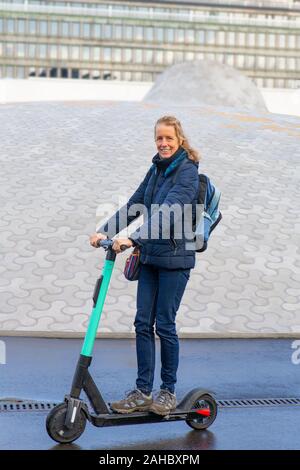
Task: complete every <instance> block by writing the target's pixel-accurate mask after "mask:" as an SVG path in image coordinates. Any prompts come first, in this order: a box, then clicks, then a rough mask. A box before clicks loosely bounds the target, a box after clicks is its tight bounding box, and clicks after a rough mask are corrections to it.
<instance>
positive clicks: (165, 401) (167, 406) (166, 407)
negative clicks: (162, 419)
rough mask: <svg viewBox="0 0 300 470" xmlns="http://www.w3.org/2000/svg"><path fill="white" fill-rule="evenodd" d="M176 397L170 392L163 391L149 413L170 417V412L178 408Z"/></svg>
mask: <svg viewBox="0 0 300 470" xmlns="http://www.w3.org/2000/svg"><path fill="white" fill-rule="evenodd" d="M176 405H177V403H176V396H175V394H173V393H171V392H169V390H163V389H161V390H160V392H159V393H158V395H157V397H156V398H155V400H154V401H153V403H152V405H151V406H150V408H149V411H152V413H155V414H157V415H162V416H165V415H168V414H169V413H170V411H172V410H175V408H176Z"/></svg>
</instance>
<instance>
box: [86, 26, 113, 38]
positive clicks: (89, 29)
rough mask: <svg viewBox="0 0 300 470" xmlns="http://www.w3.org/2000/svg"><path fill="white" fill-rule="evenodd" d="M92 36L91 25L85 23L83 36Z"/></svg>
mask: <svg viewBox="0 0 300 470" xmlns="http://www.w3.org/2000/svg"><path fill="white" fill-rule="evenodd" d="M106 26H107V25H106ZM90 36H91V25H90V24H89V23H83V37H84V38H89V37H90Z"/></svg>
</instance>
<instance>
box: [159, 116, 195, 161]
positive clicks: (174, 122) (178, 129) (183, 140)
mask: <svg viewBox="0 0 300 470" xmlns="http://www.w3.org/2000/svg"><path fill="white" fill-rule="evenodd" d="M159 124H165V125H166V126H173V127H174V129H175V134H176V137H177V139H178V140H179V142H180V145H181V147H183V148H184V149H185V150H186V151H187V154H188V157H189V158H190V160H193V161H194V162H199V160H200V159H201V156H200V153H199V152H198V151H197V150H195V149H193V148H192V147H191V146H190V144H189V141H188V139H187V137H186V136H185V134H184V132H183V129H182V126H181V123H180V121H179V120H178V119H176V117H175V116H163V117H161V118H159V119H158V120H157V121H156V124H155V126H154V139H155V138H156V127H157V126H158V125H159Z"/></svg>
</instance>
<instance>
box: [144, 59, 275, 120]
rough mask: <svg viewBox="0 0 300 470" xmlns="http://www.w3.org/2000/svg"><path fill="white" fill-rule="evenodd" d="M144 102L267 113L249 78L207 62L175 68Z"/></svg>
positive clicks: (159, 80)
mask: <svg viewBox="0 0 300 470" xmlns="http://www.w3.org/2000/svg"><path fill="white" fill-rule="evenodd" d="M143 101H144V102H149V103H150V102H151V103H155V102H156V103H160V104H162V103H164V104H168V103H170V104H171V103H172V104H179V105H180V104H182V105H184V106H187V105H195V106H198V105H203V104H207V105H212V106H231V107H235V108H240V109H244V110H249V111H250V110H251V111H262V112H267V108H266V105H265V103H264V100H263V97H262V95H261V94H260V91H259V90H258V88H257V87H256V85H255V84H254V83H253V82H252V81H251V80H250V78H248V77H246V76H245V75H243V74H242V73H241V72H239V71H238V70H236V69H234V68H232V67H229V66H228V65H224V64H220V63H218V62H213V61H210V60H199V61H193V62H183V63H180V64H175V65H173V66H171V67H170V68H168V69H167V70H165V71H164V72H163V73H162V74H161V75H159V76H158V78H157V80H156V82H155V83H154V85H153V87H152V88H151V90H150V91H149V92H148V93H147V95H146V96H145V97H144V100H143Z"/></svg>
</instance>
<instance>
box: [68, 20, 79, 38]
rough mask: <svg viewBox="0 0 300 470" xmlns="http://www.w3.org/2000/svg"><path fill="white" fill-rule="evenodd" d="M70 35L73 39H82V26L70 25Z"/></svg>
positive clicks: (77, 24)
mask: <svg viewBox="0 0 300 470" xmlns="http://www.w3.org/2000/svg"><path fill="white" fill-rule="evenodd" d="M69 33H70V36H72V37H73V38H79V37H80V24H79V23H70V27H69Z"/></svg>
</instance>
